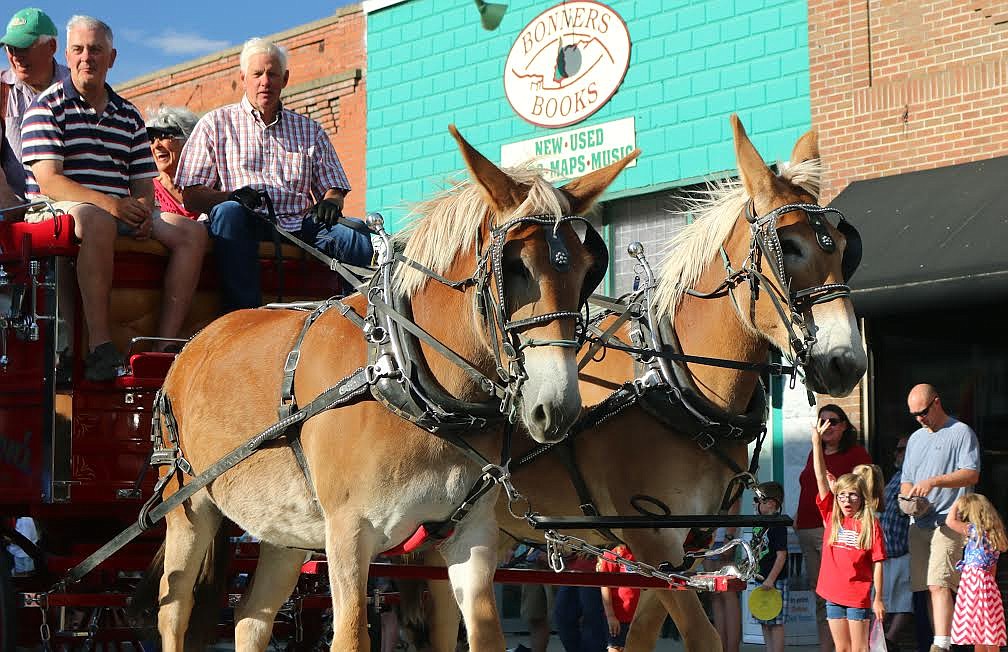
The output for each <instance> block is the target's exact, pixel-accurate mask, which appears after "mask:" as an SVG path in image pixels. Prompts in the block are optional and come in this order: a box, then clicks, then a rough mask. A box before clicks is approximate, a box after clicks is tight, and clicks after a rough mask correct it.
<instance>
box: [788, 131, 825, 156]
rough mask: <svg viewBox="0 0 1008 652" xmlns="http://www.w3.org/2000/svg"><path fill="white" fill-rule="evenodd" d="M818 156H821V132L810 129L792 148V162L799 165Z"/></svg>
mask: <svg viewBox="0 0 1008 652" xmlns="http://www.w3.org/2000/svg"><path fill="white" fill-rule="evenodd" d="M817 158H819V132H818V131H816V130H815V129H809V130H808V131H806V132H805V135H803V136H802V137H801V138H799V139H798V142H796V143H795V146H794V149H792V150H791V164H792V165H797V164H798V163H803V162H805V161H811V160H812V159H817Z"/></svg>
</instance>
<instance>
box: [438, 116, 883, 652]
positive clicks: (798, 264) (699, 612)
mask: <svg viewBox="0 0 1008 652" xmlns="http://www.w3.org/2000/svg"><path fill="white" fill-rule="evenodd" d="M731 123H732V128H733V131H734V141H735V154H736V159H737V163H738V171H739V177H740V182H738V183H726V184H723V185H722V186H721V187H719V188H716V189H714V190H713V191H712V192H711V193H710V196H709V197H708V198H707V199H706V200H703V201H702V202H700V203H701V205H700V206H697V207H696V210H694V211H692V212H693V214H694V216H695V218H696V219H695V221H694V222H693V224H691V225H689V226H687V227H685V229H683V230H682V231H681V232H680V233H679V234H678V235H677V236H676V237H675V238H674V239H673V241H672V243H671V246H670V248H669V250H668V253H667V258H666V262H665V263H664V265H663V267H662V269H661V271H660V273H659V274H658V289H657V292H656V304H657V306H656V308H657V309H656V313H657V316H658V317H662V316H666V317H667V318H668V320H669V323H671V324H673V325H674V331H675V334H676V336H677V337H678V342H679V344H680V348H681V351H682V352H683V353H686V354H690V355H695V356H705V357H710V358H720V359H728V360H736V361H742V362H751V363H761V362H765V361H766V360H767V359H768V353H769V347H770V346H771V345H772V346H775V347H777V348H778V349H780V350H782V351H788V350H789V349H790V348H791V346H792V341H791V339H792V336H793V333H792V332H790V331H789V329H788V328H787V325H786V324H785V323H784V322H783V321H782V318H781V315H780V313H779V312H778V310H777V309H776V308H775V307H774V305H773V302H772V299H771V297H770V293H771V292H774V291H776V292H778V293H779V294H778V297H788V296H789V294H790V296H795V295H802V293H803V291H804V290H807V289H812V290H810V292H809V293H808V294H809V296H813V297H817V299H815V300H812V301H808V302H805V303H804V304H802V309H801V314H802V317H803V319H804V320H805V322H806V324H807V326H808V328H809V331H810V332H811V333H812V334H814V339H815V343H814V344H812V345H811V347H810V348H809V349H808V350H807V351H804V352H803V353H802V355H801V358H802V361H803V368H804V373H805V382H806V385H807V387H808V388H809V389H810V390H812V391H814V392H817V393H823V394H830V395H833V396H843V395H846V394H849V393H850V392H851V390H852V389H853V388H854V387H855V386H856V384H857V383H858V381H859V380H860V378H861V377H862V376H863V375H864V372H865V370H866V368H867V357H866V354H865V351H864V347H863V345H862V341H861V336H860V334H859V332H858V328H857V322H856V320H855V316H854V311H853V307H852V304H851V301H850V298H849V292H846V293H845V292H843V291H842V287H844V283H845V281H846V278H845V274H846V275H849V273H850V269H849V267H851V264H852V263H853V264H854V265H856V262H857V261H856V260H853V259H852V257H855V258H856V256H857V254H856V253H855V252H854V251H853V249H854V244H855V243H853V242H852V243H851V247H852V251H851V256H848V257H847V260H846V263H847V265H846V267H848V269H846V270H845V255H846V254H847V251H846V247H847V244H848V243H847V241H846V237H845V235H844V233H841V232H840V231H838V230H837V228H835V226H834V225H833V224H831V223H829V222H828V221H825V220H823V221H819V222H817V226H818V227H819V229H820V231H819V232H817V231H816V229H813V227H812V224H811V221H812V220H813V219H814V216H813V215H811V214H807V213H806V211H803V210H795V211H790V212H787V213H784V214H782V215H780V217H779V219H778V221H777V224H776V227H777V236H778V237H779V239H780V243H781V246H780V250H781V252H782V257H783V266H784V272H785V273H786V277H787V278H789V279H790V288H787V287H783V285H782V284H781V282H780V280H779V279H776V278H774V277H773V276H772V275H771V274H770V273H769V271H768V270H767V268H766V265H767V263H766V261H764V268H763V271H764V272H766V275H767V277H768V280H769V282H770V283H772V284H773V285H774V287H762V288H761V290H760V291H759V292H758V293H757V294H756V298H755V300H754V298H753V296H754V295H753V293H752V292H751V290H750V287H749V285H748V284H746V283H742V284H741V285H738V286H736V287H734V288H732V289H730V290H729V291H728V292H726V293H714V294H715V295H718V296H714V297H708V298H703V297H702V296H698V295H704V294H709V293H711V292H713V291H714V290H716V289H717V288H719V287H722V282H723V281H724V279H725V276H726V271H725V269H726V263H725V261H724V259H723V258H722V255H721V250H722V247H723V248H724V252H725V253H726V254H727V260H728V261H729V263H728V264H730V266H731V268H732V269H736V270H737V269H739V268H741V267H742V265H743V263H744V261H745V260H746V258H747V257H748V256H750V253H751V251H752V247H753V242H752V230H751V228H750V220H749V219H747V215H749V217H750V219H751V218H754V217H755V216H764V215H767V214H769V213H771V212H772V211H774V210H775V209H778V208H780V207H782V206H787V205H791V204H815V203H816V198H817V196H818V184H819V176H820V167H819V160H818V159H819V153H818V143H817V139H816V135H815V133H814V132H809V133H808V134H806V135H804V136H802V138H800V139H799V140H798V142H797V143H796V144H795V147H794V149H793V151H792V156H791V158H792V161H791V163H792V164H791V166H790V167H789V168H787V169H786V170H784V171H783V172H782V173H781V174H779V175H777V174H775V173H774V172H773V171H772V170H771V169H770V168H768V167H767V165H766V164H765V163H764V161H763V159H762V158H761V156H760V155H759V153H758V152H757V151H756V149H755V147H754V146H753V145H752V143H751V141H750V140H749V138H748V136H747V135H746V132H745V129H744V127H743V126H742V124H741V122H740V121H739V119H738V117H737V116H732V118H731ZM747 206H748V210H747ZM823 234H826V235H828V236H829V237H830V238H832V239H833V241H834V243H833V244H834V246H833V247H832V250H830V251H827V249H830V247H826V248H824V247H823V246H820V244H819V241H818V238H819V237H821V236H822V235H823ZM823 288H825V290H824V291H820V290H822V289H823ZM820 299H821V301H819V300H820ZM817 301H818V302H817ZM614 319H615V317H611V318H609V319H608V320H607V321H603V322H602V323H600V324H599V326H598V328H599V330H600V331H602V330H605V329H606V328H607V327H608V326H609V325H610V324H611V323H612V321H613V320H614ZM630 330H631V327H630V326H628V325H627V324H624V325H623V326H622V327H620V328H619V329H618V330H617V331H616V332H615V335H616V336H617V337H618V338H619V339H620V340H622V341H623V342H630V341H632V340H631V333H630ZM596 357H598V356H596ZM685 369H686V372H687V373H688V374H689V375H691V377H692V382H693V384H694V385H695V388H696V389H697V390H698V391H699V392H700V393H702V394H703V396H704V397H705V398H706V399H707V400H708V401H709V402H710V403H712V404H713V405H715V406H717V407H718V408H720V409H721V410H723V411H724V412H725V413H728V414H736V415H738V414H743V413H745V412H746V410H747V407H749V405H750V401H751V400H752V399H753V396H754V392H756V391H757V390H758V387H757V385H758V383H759V382H760V379H759V373H757V372H755V371H740V370H734V369H727V368H724V367H717V366H705V365H701V364H692V363H691V364H687V365H686V366H685ZM635 377H637V372H636V371H635V366H634V359H633V358H632V357H631V355H629V354H627V353H624V352H620V351H617V350H615V349H610V350H608V351H607V352H606V354H605V356H604V357H602V358H601V359H599V360H593V361H591V362H590V363H588V364H587V365H586V366H584V368H583V369H582V371H581V375H580V384H581V396H582V400H584V401H585V406H586V407H587V406H592V405H595V404H598V403H599V402H601V401H603V400H604V399H606V397H608V396H609V395H610V393H612V392H613V390H614V389H616V388H618V387H619V386H620V385H621V384H623V383H625V382H627V381H629V380H631V379H633V378H635ZM763 418H764V419H765V416H764V417H763ZM573 446H574V454H573V457H574V459H575V463H576V465H577V467H578V468H579V469H580V472H581V475H582V477H583V479H584V482H585V484H586V486H587V490H588V492H589V493H590V495H591V497H592V499H593V500H594V505H595V507H596V508H597V510H598V512H599V513H601V514H607V515H627V516H639V515H640V514H641V511H639V510H638V509H636V508H635V507H634V504H633V503H636V504H638V505H642V503H641V502H640V499H639V498H637V499H635V498H634V497H635V496H647V497H649V498H650V500H649V501H648V503H649V504H643V507H644V509H647V510H649V511H658V510H657V509H655V507H654V506H655V505H657V504H660V505H664V506H665V507H667V508H668V511H669V512H670V513H672V514H715V513H717V512H718V510H719V508H720V506H721V505H720V503H721V501H722V496H723V495H724V493H725V491H726V488H727V485H728V484H729V481H730V480H731V479H732V477H734V476H735V475H736V474H737V469H745V468H746V466H747V462H748V450H747V444H746V443H745V442H734V443H733V442H731V441H725V442H722V443H721V444H719V450H720V455H721V456H724V457H726V458H728V459H729V460H731V462H732V464H733V465H734V466H735V467H736V468H735V469H733V468H731V466H730V465H729V463H725V462H723V461H722V460H720V459H719V456H716V455H714V454H713V453H712V451H708V450H704V449H702V447H701V446H700V445H698V443H697V442H695V441H693V440H692V439H691V438H690V437H687V436H684V434H683V433H681V432H678V431H676V430H673V429H671V428H669V427H668V426H666V425H665V424H663V423H662V422H661V421H659V420H657V419H656V418H655V417H654V416H652V414H649V413H648V412H647V411H645V410H644V409H642V407H641V406H640V405H639V404H637V405H633V406H632V407H629V408H627V409H625V410H623V411H622V412H619V413H618V414H617V415H616V416H613V417H612V418H610V419H608V420H606V421H603V422H602V423H600V424H598V425H595V426H594V427H590V428H588V429H587V430H584V431H582V432H579V433H578V434H577V435H576V438H575V439H574V441H573ZM531 447H532V445H531V444H530V445H526V446H524V447H520V448H518V449H516V451H515V459H516V460H520V459H521V458H522V455H523V454H525V453H526V452H528V449H529V448H531ZM512 476H513V480H514V484H515V487H516V489H518V490H519V491H520V492H521V493H522V494H523V495H524V496H525V497H526V498H527V499H528V501H529V504H530V508H531V509H532V510H533V511H535V512H538V513H541V514H545V515H573V514H580V513H581V509H580V506H581V504H582V503H583V502H584V500H583V496H580V495H579V494H578V493H577V491H576V490H575V489H574V486H573V484H572V482H571V480H570V476H569V473H568V470H567V466H566V465H565V463H564V461H563V458H562V457H561V456H560V455H556V454H553V452H552V451H550V452H547V453H545V454H543V455H540V456H538V457H536V458H535V460H534V461H531V462H529V463H528V464H524V465H518V466H513V468H512ZM512 509H513V506H512V505H508V504H506V503H505V502H504V501H503V500H502V501H501V503H500V504H499V505H498V510H497V518H498V522H499V523H500V524H501V527H502V528H503V529H504V530H505V531H506V532H508V533H509V534H510V535H511V536H512V537H514V538H516V539H518V538H521V539H528V540H539V541H541V540H542V533H541V532H537V531H535V530H533V529H532V528H531V527H529V526H528V524H527V523H525V521H523V520H521V519H515V518H514V517H513V516H512V515H511V514H510V512H511V510H512ZM614 533H615V534H616V535H617V536H618V537H620V538H621V539H622V540H623V541H625V542H626V543H627V544H628V545H629V547H630V549H631V550H632V551H633V553H634V556H635V557H636V558H637V559H639V560H642V561H645V562H648V563H651V564H658V563H659V562H663V561H668V562H670V563H671V564H673V565H674V566H675V565H680V564H682V563H683V560H684V552H683V544H684V539H685V537H686V535H687V532H686V530H682V529H661V530H657V529H629V528H627V529H622V530H620V529H617V530H614ZM570 534H574V535H576V536H580V537H583V538H585V539H587V540H589V541H590V542H592V543H593V544H595V545H603V544H604V543H605V539H604V538H602V537H601V536H600V535H599V534H598V533H595V532H579V531H575V532H570ZM428 563H436V560H435V559H429V560H428ZM648 593H652V592H648ZM447 596H448V593H447V592H446V587H445V586H444V585H443V583H437V582H432V583H431V597H432V606H431V607H432V611H430V612H429V623H430V627H431V636H432V640H434V641H436V642H435V645H434V649H437V650H451V649H453V647H454V637H455V632H456V630H457V627H458V613H457V610H456V609H454V608H452V607H451V606H450V605H449V602H448V600H447V599H446V598H447ZM655 596H656V597H657V598H658V601H660V604H659V603H657V602H656V601H655V600H654V599H653V598H654V597H655ZM649 605H655V606H657V607H658V608H659V609H660V608H661V607H664V611H667V613H668V614H669V615H671V616H672V618H673V620H674V621H675V622H676V625H677V626H678V628H679V631H680V632H681V633H682V636H683V640H684V642H685V645H686V648H687V649H689V650H697V651H702V652H710V651H712V650H720V649H721V642H720V640H719V638H718V635H717V632H716V631H715V629H714V628H713V626H712V625H711V624H710V622H709V621H708V619H707V616H706V615H705V613H704V611H703V609H702V607H701V605H700V601H699V599H698V598H697V595H696V593H694V592H691V591H654V592H653V595H649V596H647V599H645V600H642V601H641V603H640V606H639V607H638V613H639V618H635V620H634V624H633V626H632V627H631V630H630V635H629V639H628V642H627V648H626V649H627V650H651V649H654V645H655V641H656V639H657V635H658V630H659V629H660V627H661V624H662V622H663V621H664V614H662V615H660V616H659V615H658V614H656V613H655V612H654V610H652V609H650V608H649Z"/></svg>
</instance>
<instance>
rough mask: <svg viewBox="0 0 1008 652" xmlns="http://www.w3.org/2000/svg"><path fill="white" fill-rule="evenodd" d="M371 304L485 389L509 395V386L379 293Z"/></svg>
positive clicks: (499, 395)
mask: <svg viewBox="0 0 1008 652" xmlns="http://www.w3.org/2000/svg"><path fill="white" fill-rule="evenodd" d="M368 299H369V301H370V302H371V305H372V306H374V309H375V310H377V311H380V312H381V313H382V314H383V315H385V316H386V317H388V318H389V319H391V320H392V321H394V322H395V323H396V324H398V325H399V327H401V328H403V329H405V330H407V331H409V332H410V333H412V334H413V335H415V336H416V337H418V338H420V339H421V340H423V341H424V342H425V343H426V344H427V345H428V346H430V347H431V348H433V349H434V350H435V351H437V352H438V353H440V354H441V355H442V356H444V357H445V358H447V359H448V360H450V361H451V362H453V363H455V365H457V366H458V367H459V368H461V369H462V371H464V372H465V373H466V374H467V375H468V376H469V377H470V378H472V379H473V380H474V381H475V382H476V383H477V384H478V385H479V386H480V387H481V388H482V389H483V391H485V392H487V393H488V394H491V395H492V396H494V397H496V398H497V399H499V400H503V399H504V398H505V396H506V395H507V388H506V387H504V386H503V385H501V384H500V383H498V382H496V381H494V380H493V379H492V378H488V377H487V376H484V375H483V373H482V372H481V371H480V370H479V369H477V368H476V367H475V366H473V364H472V363H471V362H469V361H468V360H466V359H465V358H463V357H462V356H460V355H459V354H458V353H455V352H454V351H452V350H451V349H449V348H448V347H447V346H445V345H444V344H443V343H441V341H440V340H438V339H437V338H436V337H434V336H433V335H431V334H430V333H428V332H427V331H426V330H424V329H423V328H421V327H420V326H418V325H416V324H414V323H413V322H412V321H410V320H409V319H407V318H406V317H404V316H403V315H402V314H400V313H399V312H398V311H397V310H396V309H395V308H393V307H392V306H390V305H389V304H387V303H385V301H384V300H383V299H381V298H380V297H378V296H377V295H372V296H370V297H369V298H368Z"/></svg>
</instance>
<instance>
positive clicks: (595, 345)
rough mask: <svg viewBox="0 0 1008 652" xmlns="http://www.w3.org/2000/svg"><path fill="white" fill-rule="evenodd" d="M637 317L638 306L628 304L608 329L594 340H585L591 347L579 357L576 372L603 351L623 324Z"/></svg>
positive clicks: (638, 312) (638, 313) (635, 303)
mask: <svg viewBox="0 0 1008 652" xmlns="http://www.w3.org/2000/svg"><path fill="white" fill-rule="evenodd" d="M639 315H640V306H639V304H637V302H632V303H628V304H627V306H626V308H624V309H623V312H622V313H621V314H620V316H619V317H617V318H616V320H615V321H613V323H612V324H610V325H609V328H607V329H605V331H603V332H602V334H601V335H599V336H598V337H595V338H586V339H588V340H589V341H590V342H591V345H590V346H589V347H588V350H587V351H586V352H585V354H584V355H583V356H581V360H579V361H578V370H581V369H584V368H585V367H586V366H587V365H588V363H589V362H591V361H592V359H593V358H594V357H595V354H596V353H598V352H599V351H602V350H604V349H605V346H606V344H607V343H608V342H609V340H610V338H611V337H612V336H613V334H614V333H615V332H616V331H617V330H619V327H620V326H622V325H623V324H625V323H626V322H627V321H628V320H630V319H631V318H636V317H638V316H639Z"/></svg>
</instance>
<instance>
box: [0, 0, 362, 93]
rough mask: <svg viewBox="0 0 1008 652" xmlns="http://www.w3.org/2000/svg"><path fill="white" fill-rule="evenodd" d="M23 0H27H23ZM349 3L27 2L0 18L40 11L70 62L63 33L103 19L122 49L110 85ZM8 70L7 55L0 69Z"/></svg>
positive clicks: (226, 0) (10, 6)
mask: <svg viewBox="0 0 1008 652" xmlns="http://www.w3.org/2000/svg"><path fill="white" fill-rule="evenodd" d="M22 1H24V0H22ZM347 4H350V1H349V0H328V1H326V2H321V1H319V0H298V1H297V2H276V0H273V1H269V0H241V2H235V1H234V0H162V1H160V2H158V1H156V0H155V1H153V2H152V1H150V0H136V1H134V2H122V1H121V0H111V1H110V0H104V1H103V0H73V1H72V2H71V1H69V0H38V1H37V2H34V1H33V0H28V2H26V3H25V4H20V3H18V2H15V3H13V4H7V5H6V7H7V8H6V9H4V10H3V12H4V13H3V15H2V17H0V20H2V21H3V23H2V25H3V26H4V27H6V25H7V21H8V20H9V19H10V16H11V15H13V14H14V12H15V11H17V10H18V9H20V8H22V7H33V6H34V7H39V8H41V9H42V10H43V11H45V12H46V13H47V14H49V16H51V17H52V19H53V22H55V23H56V27H57V28H58V29H59V48H58V50H57V53H56V58H57V60H59V61H60V62H61V63H65V60H64V56H63V50H64V47H65V46H66V41H65V40H64V36H65V34H64V31H65V29H66V23H67V20H68V19H69V18H70V17H71V16H73V15H74V14H88V15H91V16H94V17H96V18H100V19H101V20H104V21H105V22H106V23H108V24H109V26H111V27H112V32H113V33H114V34H115V47H116V50H117V51H118V56H117V58H116V62H115V65H114V66H113V67H112V70H110V71H109V83H111V84H113V85H115V84H118V83H120V82H124V81H127V80H129V79H133V78H134V77H139V76H140V75H146V74H147V73H151V72H154V71H155V70H160V69H161V68H165V67H168V66H173V65H175V64H178V63H182V62H183V61H188V60H190V59H196V58H199V57H202V56H204V55H207V54H210V53H212V52H216V51H218V50H222V49H224V48H228V47H231V46H235V45H240V44H241V43H242V42H244V41H245V40H246V39H248V38H251V37H253V36H266V35H267V34H275V33H276V32H282V31H284V30H286V29H290V28H292V27H297V26H298V25H303V24H305V23H309V22H311V21H313V20H318V19H320V18H325V17H326V16H331V15H333V14H334V13H336V10H337V9H339V8H340V7H342V6H344V5H347ZM6 67H7V60H6V56H4V57H3V58H2V59H0V69H3V68H6Z"/></svg>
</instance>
